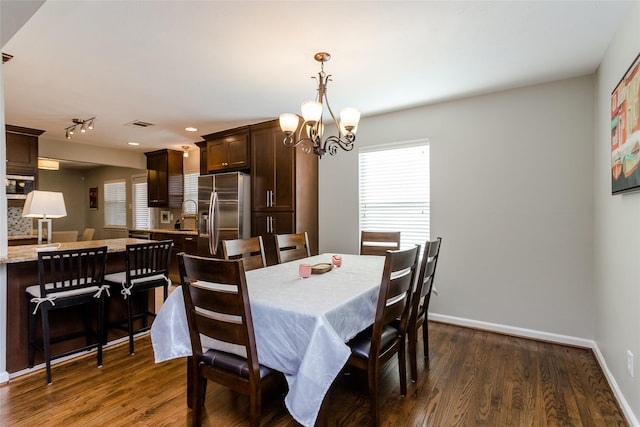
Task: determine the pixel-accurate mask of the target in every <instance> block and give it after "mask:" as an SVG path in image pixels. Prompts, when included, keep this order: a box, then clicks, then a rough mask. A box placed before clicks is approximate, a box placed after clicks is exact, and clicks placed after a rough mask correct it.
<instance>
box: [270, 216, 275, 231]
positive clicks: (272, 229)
mask: <svg viewBox="0 0 640 427" xmlns="http://www.w3.org/2000/svg"><path fill="white" fill-rule="evenodd" d="M269 218H270V219H271V232H272V233H275V232H276V227H275V226H274V225H273V223H274V222H275V221H274V218H273V217H272V216H271V217H269Z"/></svg>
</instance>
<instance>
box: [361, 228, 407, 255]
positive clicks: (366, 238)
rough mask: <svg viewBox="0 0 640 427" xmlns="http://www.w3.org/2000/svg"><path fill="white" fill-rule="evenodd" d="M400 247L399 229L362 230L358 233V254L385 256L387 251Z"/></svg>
mask: <svg viewBox="0 0 640 427" xmlns="http://www.w3.org/2000/svg"><path fill="white" fill-rule="evenodd" d="M398 249H400V232H399V231H362V232H361V233H360V255H381V256H385V255H386V254H387V251H396V250H398Z"/></svg>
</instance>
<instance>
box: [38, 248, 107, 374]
mask: <svg viewBox="0 0 640 427" xmlns="http://www.w3.org/2000/svg"><path fill="white" fill-rule="evenodd" d="M106 261H107V247H106V246H101V247H97V248H90V249H74V250H65V251H48V252H38V278H39V284H37V285H33V286H29V287H28V288H27V289H26V296H27V299H28V303H29V319H28V346H29V360H28V366H29V368H32V367H33V365H34V362H35V351H36V350H41V351H42V352H43V353H44V360H45V364H46V370H47V383H48V384H51V360H52V359H56V358H59V357H64V356H68V355H70V354H72V353H75V352H78V351H86V350H90V349H93V348H97V349H98V351H97V358H98V367H100V366H102V336H103V327H104V319H105V316H104V313H105V310H104V304H105V299H106V298H107V296H108V290H106V288H107V287H108V286H106V285H105V284H104V270H105V264H106ZM78 306H84V308H85V310H84V317H85V320H84V322H85V330H84V331H79V332H76V333H70V334H66V335H60V334H58V335H57V336H52V334H51V331H52V330H53V331H55V330H56V328H55V326H54V325H52V324H51V322H50V320H56V319H58V320H63V319H61V318H60V317H58V318H54V319H50V317H49V314H50V312H51V311H54V310H55V311H57V310H63V309H67V308H69V307H78ZM38 312H40V317H41V320H42V338H41V339H40V338H38V337H37V336H36V317H37V315H38ZM92 318H93V320H92ZM94 320H95V325H96V326H95V329H93V328H92V326H91V325H92V324H93V323H94ZM53 323H55V321H54V322H53ZM83 336H84V337H85V339H86V345H84V346H82V347H79V348H78V347H76V348H75V349H73V350H71V351H67V352H65V353H61V354H56V355H52V351H51V344H52V343H56V342H60V341H63V340H68V339H73V338H78V337H83Z"/></svg>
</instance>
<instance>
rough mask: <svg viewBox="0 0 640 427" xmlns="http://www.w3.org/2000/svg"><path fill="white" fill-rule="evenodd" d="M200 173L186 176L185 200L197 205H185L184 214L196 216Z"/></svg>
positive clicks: (186, 174)
mask: <svg viewBox="0 0 640 427" xmlns="http://www.w3.org/2000/svg"><path fill="white" fill-rule="evenodd" d="M199 176H200V173H199V172H196V173H185V174H184V200H193V201H194V202H195V203H185V204H184V212H183V213H184V214H191V215H195V214H196V211H197V210H198V177H199Z"/></svg>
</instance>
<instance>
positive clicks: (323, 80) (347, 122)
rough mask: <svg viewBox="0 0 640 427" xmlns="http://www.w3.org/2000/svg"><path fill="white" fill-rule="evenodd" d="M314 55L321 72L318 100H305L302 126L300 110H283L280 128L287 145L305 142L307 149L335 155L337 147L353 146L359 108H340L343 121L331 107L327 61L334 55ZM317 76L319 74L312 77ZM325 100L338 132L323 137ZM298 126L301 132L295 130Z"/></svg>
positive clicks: (350, 148) (303, 143) (311, 151)
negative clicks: (325, 69)
mask: <svg viewBox="0 0 640 427" xmlns="http://www.w3.org/2000/svg"><path fill="white" fill-rule="evenodd" d="M314 59H315V60H316V61H318V62H319V63H320V72H319V73H318V77H317V79H318V94H317V96H316V99H315V101H305V102H303V103H302V106H301V110H302V119H303V122H302V126H300V127H299V130H298V124H299V123H300V117H299V116H298V115H297V114H291V113H283V114H280V128H281V129H282V131H283V132H284V134H285V138H284V141H283V142H284V145H286V146H287V147H295V146H297V145H299V144H301V145H302V150H303V151H304V152H305V153H314V154H316V155H317V156H319V157H320V158H322V156H323V155H324V154H326V153H329V154H331V155H332V156H333V155H334V154H336V153H337V151H338V147H340V148H342V149H343V150H345V151H351V150H353V142H354V141H355V140H356V130H357V128H358V122H359V121H360V111H358V110H357V109H355V108H344V109H342V110H341V111H340V122H338V120H337V119H336V116H335V115H334V114H333V111H332V110H331V106H330V105H329V99H328V98H327V83H328V82H329V81H331V74H329V75H327V74H326V73H325V72H324V63H325V62H327V61H328V60H329V59H331V55H329V54H328V53H327V52H319V53H316V54H315V55H314ZM312 78H314V79H315V78H316V77H312ZM325 104H326V106H327V110H329V115H330V116H331V120H332V121H333V124H334V125H335V128H336V131H337V136H336V135H331V136H328V137H327V138H326V139H324V141H323V139H322V137H323V133H324V125H323V123H322V110H323V107H324V105H325ZM296 130H298V132H297V133H296Z"/></svg>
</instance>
